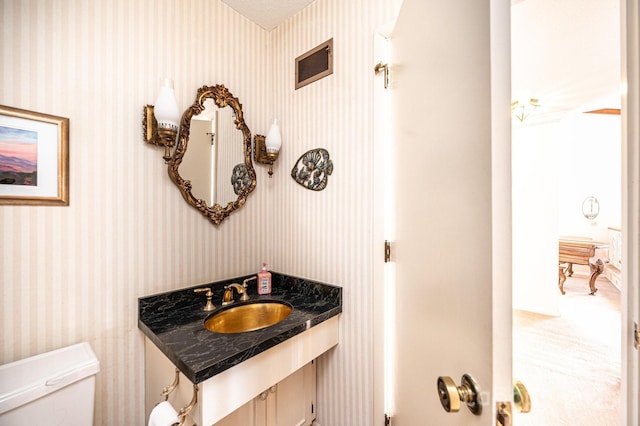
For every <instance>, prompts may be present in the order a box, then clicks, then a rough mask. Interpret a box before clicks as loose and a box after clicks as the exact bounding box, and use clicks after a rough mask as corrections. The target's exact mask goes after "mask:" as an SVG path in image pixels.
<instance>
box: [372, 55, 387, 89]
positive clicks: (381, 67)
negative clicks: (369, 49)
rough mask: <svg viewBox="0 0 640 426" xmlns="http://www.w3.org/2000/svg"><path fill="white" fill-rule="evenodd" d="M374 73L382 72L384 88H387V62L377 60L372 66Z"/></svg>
mask: <svg viewBox="0 0 640 426" xmlns="http://www.w3.org/2000/svg"><path fill="white" fill-rule="evenodd" d="M374 71H375V72H376V74H378V73H379V72H382V73H383V74H384V88H385V89H388V88H389V64H385V63H382V62H378V63H377V64H376V66H375V68H374Z"/></svg>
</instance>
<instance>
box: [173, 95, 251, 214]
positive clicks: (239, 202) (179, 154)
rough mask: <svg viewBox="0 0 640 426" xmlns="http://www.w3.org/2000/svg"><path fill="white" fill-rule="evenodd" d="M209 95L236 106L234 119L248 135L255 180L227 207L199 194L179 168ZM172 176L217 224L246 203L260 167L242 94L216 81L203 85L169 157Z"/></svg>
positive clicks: (246, 151) (248, 158) (247, 147)
mask: <svg viewBox="0 0 640 426" xmlns="http://www.w3.org/2000/svg"><path fill="white" fill-rule="evenodd" d="M207 99H213V101H214V102H215V104H216V105H217V106H218V108H225V107H227V106H229V107H231V108H232V109H233V111H234V113H235V121H234V123H235V125H236V128H237V129H238V130H240V131H241V132H242V135H243V137H244V142H243V147H244V164H245V165H246V166H247V173H248V174H249V178H250V179H251V183H250V184H249V185H248V186H246V187H245V188H242V189H241V190H240V191H239V192H238V198H237V199H236V200H235V201H231V202H229V203H228V204H227V205H226V206H225V207H223V206H221V205H220V204H218V203H215V204H214V205H213V206H209V205H207V203H206V201H205V200H202V199H199V198H196V197H195V196H194V195H193V193H192V192H191V181H190V180H186V179H184V178H183V177H182V176H180V173H179V172H178V168H179V166H180V163H182V158H183V157H184V155H185V153H186V151H187V146H188V144H189V132H190V127H191V118H192V117H193V116H194V115H198V114H200V113H201V112H202V111H204V109H205V106H204V103H205V101H206V100H207ZM169 177H170V178H171V180H172V181H173V182H174V183H175V184H176V185H177V186H178V188H179V189H180V192H181V193H182V197H183V198H184V199H185V200H186V202H187V203H188V204H190V205H191V206H193V207H195V208H196V209H198V210H199V211H200V212H201V213H202V214H203V215H205V216H206V217H208V218H209V220H210V221H211V222H213V223H214V224H215V225H219V224H220V223H221V222H222V221H223V220H224V219H225V218H226V217H227V216H229V215H230V214H231V213H233V212H234V211H236V210H238V209H239V208H240V207H242V206H243V205H244V204H245V203H246V201H247V196H248V195H249V194H250V193H251V192H252V191H253V190H254V189H255V187H256V171H255V169H254V168H253V162H252V161H251V131H250V130H249V128H248V127H247V125H246V123H245V122H244V114H243V112H242V104H240V102H239V101H238V98H236V97H234V96H233V95H232V94H231V92H229V90H228V89H227V88H226V87H224V85H222V84H216V85H215V86H202V87H201V88H199V89H198V91H197V94H196V100H195V102H194V103H193V105H191V107H190V108H189V109H187V110H186V111H185V112H184V114H183V115H182V121H181V122H180V135H179V138H178V143H177V145H176V149H175V151H174V153H173V156H172V157H171V160H170V161H169Z"/></svg>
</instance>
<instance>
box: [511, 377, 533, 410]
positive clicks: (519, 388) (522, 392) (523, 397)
mask: <svg viewBox="0 0 640 426" xmlns="http://www.w3.org/2000/svg"><path fill="white" fill-rule="evenodd" d="M513 403H514V404H515V406H516V408H517V409H518V411H519V412H521V413H528V412H529V411H531V398H530V397H529V391H527V388H526V387H525V386H524V384H522V382H521V381H520V380H516V381H515V383H514V384H513Z"/></svg>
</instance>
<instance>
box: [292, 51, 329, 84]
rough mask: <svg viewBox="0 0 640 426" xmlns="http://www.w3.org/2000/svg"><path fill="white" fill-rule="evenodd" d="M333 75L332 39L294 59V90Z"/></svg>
mask: <svg viewBox="0 0 640 426" xmlns="http://www.w3.org/2000/svg"><path fill="white" fill-rule="evenodd" d="M330 74H333V39H330V40H327V41H325V42H324V43H322V44H321V45H319V46H317V47H315V48H313V49H311V50H310V51H308V52H306V53H304V54H302V55H300V56H298V57H297V58H296V89H299V88H301V87H302V86H306V85H307V84H309V83H313V82H314V81H316V80H320V79H321V78H322V77H326V76H328V75H330Z"/></svg>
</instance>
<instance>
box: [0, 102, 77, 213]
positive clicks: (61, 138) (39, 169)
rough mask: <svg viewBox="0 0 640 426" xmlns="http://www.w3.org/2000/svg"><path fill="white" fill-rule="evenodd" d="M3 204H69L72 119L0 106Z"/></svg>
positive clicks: (0, 185)
mask: <svg viewBox="0 0 640 426" xmlns="http://www.w3.org/2000/svg"><path fill="white" fill-rule="evenodd" d="M0 204H13V205H18V204H28V205H61V206H68V205H69V119H68V118H64V117H56V116H54V115H48V114H41V113H37V112H32V111H27V110H23V109H18V108H11V107H7V106H3V105H0Z"/></svg>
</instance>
